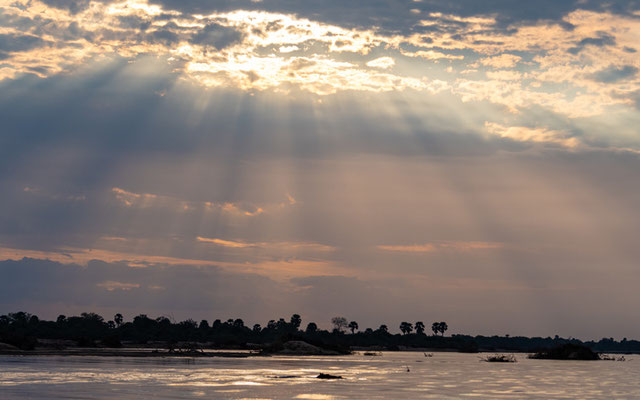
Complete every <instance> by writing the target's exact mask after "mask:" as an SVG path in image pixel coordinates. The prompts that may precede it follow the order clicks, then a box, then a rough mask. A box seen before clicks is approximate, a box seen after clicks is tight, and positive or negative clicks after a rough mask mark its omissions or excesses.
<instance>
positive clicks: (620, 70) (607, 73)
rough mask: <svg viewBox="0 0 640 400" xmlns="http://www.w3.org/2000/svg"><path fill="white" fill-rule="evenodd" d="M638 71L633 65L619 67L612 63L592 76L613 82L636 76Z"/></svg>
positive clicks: (595, 78)
mask: <svg viewBox="0 0 640 400" xmlns="http://www.w3.org/2000/svg"><path fill="white" fill-rule="evenodd" d="M637 73H638V68H636V67H634V66H633V65H624V66H621V67H617V66H615V65H612V66H610V67H608V68H605V69H603V70H602V71H598V72H596V73H595V74H593V75H592V76H591V78H592V79H593V80H595V81H598V82H603V83H613V82H618V81H620V80H623V79H628V78H632V77H634V76H635V75H636V74H637Z"/></svg>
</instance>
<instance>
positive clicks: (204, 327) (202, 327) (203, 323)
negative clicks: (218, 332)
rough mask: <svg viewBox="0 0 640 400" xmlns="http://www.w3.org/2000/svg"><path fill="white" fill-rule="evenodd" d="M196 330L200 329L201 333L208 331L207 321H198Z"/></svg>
mask: <svg viewBox="0 0 640 400" xmlns="http://www.w3.org/2000/svg"><path fill="white" fill-rule="evenodd" d="M198 329H200V330H201V331H206V330H207V329H209V321H207V320H206V319H203V320H202V321H200V325H198Z"/></svg>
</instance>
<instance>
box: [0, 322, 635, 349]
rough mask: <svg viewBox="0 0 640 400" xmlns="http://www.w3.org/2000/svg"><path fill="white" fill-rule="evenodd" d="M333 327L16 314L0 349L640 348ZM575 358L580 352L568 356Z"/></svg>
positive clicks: (416, 326)
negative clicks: (294, 344) (295, 346)
mask: <svg viewBox="0 0 640 400" xmlns="http://www.w3.org/2000/svg"><path fill="white" fill-rule="evenodd" d="M331 322H332V324H333V328H334V329H333V330H331V331H327V330H323V329H320V328H319V327H318V325H317V324H316V323H314V322H309V323H307V324H306V325H303V321H302V318H301V317H300V315H298V314H294V315H292V316H291V318H289V319H288V320H285V319H284V318H279V319H277V320H275V319H273V320H270V321H268V322H267V323H266V325H264V326H262V325H261V324H254V325H250V326H247V325H245V323H244V321H243V320H242V319H239V318H236V319H227V320H226V321H222V320H219V319H216V320H215V321H213V322H212V323H210V322H209V321H207V320H202V321H200V322H199V323H198V322H196V321H194V320H192V319H187V320H184V321H180V322H176V321H172V320H170V319H169V318H167V317H164V316H160V317H157V318H150V317H148V316H147V315H144V314H140V315H138V316H136V317H135V318H133V320H131V321H125V320H124V318H123V316H122V315H121V314H116V315H115V316H114V317H113V319H112V320H108V321H105V319H104V318H103V317H102V316H100V315H98V314H95V313H90V312H89V313H82V314H81V315H80V316H71V317H67V316H65V315H60V316H58V318H56V320H55V321H45V320H41V319H39V318H38V317H37V316H35V315H30V314H28V313H25V312H16V313H10V314H7V315H2V316H0V343H6V344H8V345H11V346H15V347H18V348H20V349H22V350H30V349H33V348H35V347H36V346H49V347H58V348H61V347H65V346H79V347H109V348H117V347H121V346H129V347H139V346H145V345H148V346H151V347H154V348H158V347H164V348H166V349H169V350H171V349H172V350H174V351H182V352H184V351H189V349H194V350H197V349H198V350H199V349H203V348H218V349H264V350H266V351H283V350H285V344H286V343H288V342H292V341H299V342H305V343H308V344H309V345H312V346H316V347H318V348H321V349H323V350H326V351H330V352H334V353H340V354H344V353H347V352H349V351H350V349H351V348H356V349H359V350H362V351H371V352H373V351H380V350H407V349H423V350H424V349H433V350H436V349H447V350H457V351H461V352H469V353H475V352H478V351H490V352H528V353H535V355H534V357H535V358H544V356H545V355H548V356H549V357H556V354H557V352H558V351H559V350H557V349H556V348H563V349H564V350H562V351H567V349H570V347H562V346H563V345H567V344H570V345H577V346H584V347H586V348H588V349H590V351H592V352H594V353H596V352H597V353H601V352H602V353H640V342H638V341H635V340H627V339H626V338H625V339H623V340H622V341H615V340H614V339H612V338H607V339H602V340H600V341H598V342H584V343H583V342H581V341H579V340H577V339H563V338H560V337H558V336H556V337H554V338H551V337H547V338H540V337H534V338H528V337H509V336H490V337H488V336H469V335H452V336H445V332H446V331H447V328H448V326H447V324H446V323H445V322H434V323H433V324H432V325H431V327H432V331H433V335H427V334H425V330H424V327H425V324H424V323H423V322H422V321H417V322H415V323H411V322H407V321H404V322H402V323H401V324H400V326H399V329H400V331H401V332H402V333H401V334H394V333H391V332H389V328H388V326H387V325H385V324H383V325H380V326H379V327H378V328H375V329H374V328H366V329H364V330H359V329H360V326H359V324H358V323H357V322H356V321H348V320H347V319H346V318H344V317H335V318H333V319H332V321H331ZM303 326H304V328H303ZM547 349H556V350H547ZM545 351H546V352H547V353H545ZM562 351H560V352H561V353H562ZM572 353H575V351H570V352H569V354H572ZM562 354H564V353H562ZM562 354H561V355H562ZM579 354H582V353H579ZM558 359H560V358H558Z"/></svg>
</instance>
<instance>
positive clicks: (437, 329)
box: [431, 322, 440, 335]
mask: <svg viewBox="0 0 640 400" xmlns="http://www.w3.org/2000/svg"><path fill="white" fill-rule="evenodd" d="M431 330H432V331H433V334H434V335H437V334H438V332H440V323H439V322H434V323H433V324H431Z"/></svg>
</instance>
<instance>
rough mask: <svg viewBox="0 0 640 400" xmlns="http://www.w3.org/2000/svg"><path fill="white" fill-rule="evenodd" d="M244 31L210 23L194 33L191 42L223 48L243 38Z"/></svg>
mask: <svg viewBox="0 0 640 400" xmlns="http://www.w3.org/2000/svg"><path fill="white" fill-rule="evenodd" d="M242 37H243V33H242V32H240V31H237V30H235V29H233V28H229V27H226V26H222V25H219V24H216V23H213V24H208V25H207V26H205V27H204V29H202V30H200V31H199V32H198V33H196V34H195V35H193V37H192V38H191V42H192V43H195V44H200V45H204V46H211V47H213V48H215V49H218V50H221V49H224V48H225V47H228V46H230V45H232V44H234V43H237V42H239V41H240V40H242Z"/></svg>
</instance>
